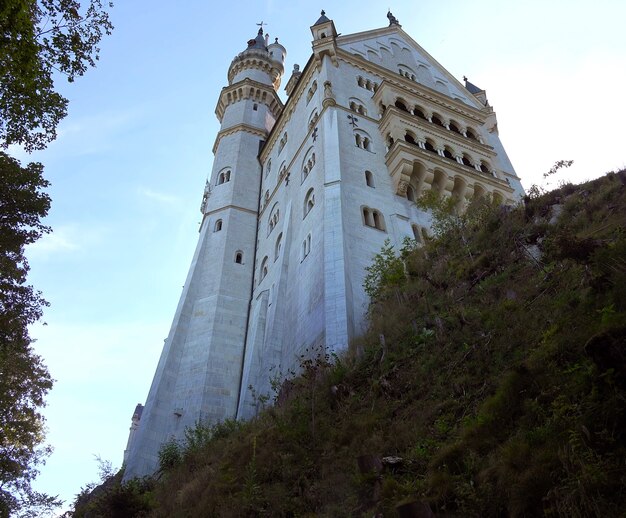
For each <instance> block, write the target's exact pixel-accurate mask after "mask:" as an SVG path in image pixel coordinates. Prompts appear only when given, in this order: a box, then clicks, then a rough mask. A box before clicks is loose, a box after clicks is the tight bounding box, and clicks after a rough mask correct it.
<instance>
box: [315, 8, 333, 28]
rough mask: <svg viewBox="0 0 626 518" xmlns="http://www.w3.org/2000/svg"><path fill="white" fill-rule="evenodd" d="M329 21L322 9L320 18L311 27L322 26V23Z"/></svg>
mask: <svg viewBox="0 0 626 518" xmlns="http://www.w3.org/2000/svg"><path fill="white" fill-rule="evenodd" d="M329 21H330V19H329V18H327V16H326V11H324V10H323V9H322V16H320V17H319V18H318V20H317V21H316V22H315V23H314V24H313V27H315V26H316V25H320V24H322V23H326V22H329Z"/></svg>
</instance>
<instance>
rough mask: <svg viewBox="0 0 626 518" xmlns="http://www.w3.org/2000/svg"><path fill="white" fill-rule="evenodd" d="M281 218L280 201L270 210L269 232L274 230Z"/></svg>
mask: <svg viewBox="0 0 626 518" xmlns="http://www.w3.org/2000/svg"><path fill="white" fill-rule="evenodd" d="M279 219H280V211H279V210H278V203H275V204H274V206H273V207H272V210H271V211H270V215H269V219H268V222H267V234H268V235H269V234H271V233H272V230H274V228H275V227H276V225H278V221H279Z"/></svg>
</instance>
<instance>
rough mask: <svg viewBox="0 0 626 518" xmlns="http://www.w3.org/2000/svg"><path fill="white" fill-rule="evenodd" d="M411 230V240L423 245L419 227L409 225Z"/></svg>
mask: <svg viewBox="0 0 626 518" xmlns="http://www.w3.org/2000/svg"><path fill="white" fill-rule="evenodd" d="M411 230H413V239H415V241H417V242H418V243H423V242H424V240H423V238H422V232H421V229H420V227H419V226H417V225H411Z"/></svg>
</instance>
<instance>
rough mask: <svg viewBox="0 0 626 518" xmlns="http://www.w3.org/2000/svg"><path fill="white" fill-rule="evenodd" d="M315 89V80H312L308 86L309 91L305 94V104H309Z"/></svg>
mask: <svg viewBox="0 0 626 518" xmlns="http://www.w3.org/2000/svg"><path fill="white" fill-rule="evenodd" d="M316 90H317V81H313V83H312V84H311V88H309V91H308V92H307V94H306V102H307V104H309V101H310V100H311V98H312V97H313V94H314V93H315V91H316Z"/></svg>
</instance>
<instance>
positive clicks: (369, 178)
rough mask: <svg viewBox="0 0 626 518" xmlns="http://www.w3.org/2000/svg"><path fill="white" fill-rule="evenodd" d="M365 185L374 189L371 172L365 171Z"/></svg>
mask: <svg viewBox="0 0 626 518" xmlns="http://www.w3.org/2000/svg"><path fill="white" fill-rule="evenodd" d="M365 184H366V185H367V186H368V187H372V188H374V175H373V174H372V172H371V171H365Z"/></svg>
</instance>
